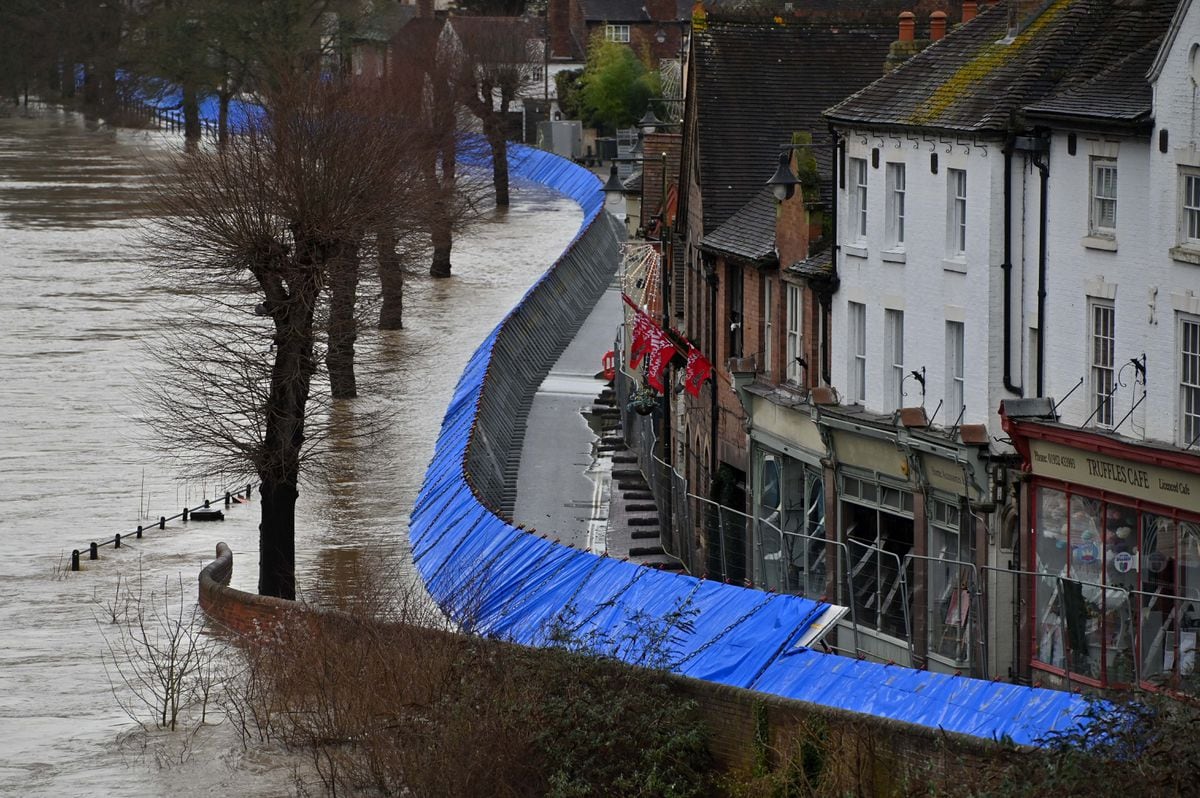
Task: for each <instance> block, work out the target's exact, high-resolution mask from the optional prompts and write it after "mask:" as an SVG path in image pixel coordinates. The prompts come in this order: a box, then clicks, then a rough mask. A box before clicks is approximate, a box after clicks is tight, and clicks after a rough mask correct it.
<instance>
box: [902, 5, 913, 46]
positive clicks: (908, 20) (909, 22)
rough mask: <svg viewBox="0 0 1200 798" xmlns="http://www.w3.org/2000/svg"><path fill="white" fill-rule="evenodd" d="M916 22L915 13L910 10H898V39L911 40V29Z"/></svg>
mask: <svg viewBox="0 0 1200 798" xmlns="http://www.w3.org/2000/svg"><path fill="white" fill-rule="evenodd" d="M916 24H917V15H916V14H914V13H913V12H911V11H901V12H900V41H902V42H911V41H912V40H913V29H914V28H915V27H916Z"/></svg>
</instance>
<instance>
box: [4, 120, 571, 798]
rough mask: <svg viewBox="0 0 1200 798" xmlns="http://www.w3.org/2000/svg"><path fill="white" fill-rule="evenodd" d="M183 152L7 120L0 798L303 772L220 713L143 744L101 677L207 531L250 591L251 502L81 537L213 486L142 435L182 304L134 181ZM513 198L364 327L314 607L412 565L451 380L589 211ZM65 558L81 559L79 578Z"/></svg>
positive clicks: (235, 790) (307, 529) (137, 139)
mask: <svg viewBox="0 0 1200 798" xmlns="http://www.w3.org/2000/svg"><path fill="white" fill-rule="evenodd" d="M176 147H178V142H177V141H175V140H173V139H172V138H168V137H165V136H163V135H162V134H160V133H158V132H149V131H131V130H112V129H109V128H107V127H105V126H103V125H94V124H89V123H87V122H85V121H84V120H83V119H82V118H80V117H79V116H77V115H75V114H72V113H67V112H63V111H59V110H56V109H53V108H38V109H36V110H34V111H33V112H32V113H28V114H26V113H24V112H22V111H20V110H13V109H4V110H0V279H2V283H0V284H2V285H3V290H0V375H2V376H0V397H2V398H0V411H2V415H0V541H3V544H4V554H3V556H2V557H0V795H54V796H74V795H78V796H92V795H105V796H150V795H163V794H169V793H177V794H189V795H191V794H205V793H211V794H222V795H227V794H237V795H251V796H268V795H286V794H290V793H292V792H294V791H295V773H296V772H297V769H298V770H299V772H301V773H303V772H304V770H305V762H304V761H303V759H296V758H293V757H289V756H287V755H285V754H283V753H281V752H279V751H275V750H270V749H265V748H253V749H251V750H248V751H246V750H243V749H242V747H241V746H240V744H239V743H238V741H237V739H236V736H235V735H234V733H233V730H232V728H231V724H229V723H221V722H220V719H219V718H215V719H214V718H210V720H213V721H214V722H212V723H210V724H209V725H207V726H205V727H204V728H202V729H201V730H200V731H199V732H198V733H196V734H194V735H183V734H179V733H176V734H175V735H169V734H163V733H158V732H153V733H148V732H143V731H140V730H139V729H138V726H137V725H136V724H135V723H133V722H132V721H131V720H130V718H129V717H128V716H127V715H126V714H125V713H124V712H123V711H122V710H121V708H120V706H119V703H118V700H117V698H116V697H115V696H114V694H113V692H114V691H113V687H112V680H110V678H109V675H108V674H107V673H106V670H105V668H104V665H103V657H104V654H105V651H106V643H105V635H106V634H107V635H108V636H109V639H113V631H114V630H113V627H112V625H111V624H110V623H109V621H108V618H107V617H106V616H107V615H108V614H109V612H108V610H109V607H110V606H111V605H112V604H113V597H114V596H116V595H117V594H118V591H119V590H121V589H123V588H124V587H126V586H128V585H131V584H132V585H135V586H136V585H140V586H141V590H142V592H143V595H150V594H151V593H154V594H156V595H162V594H164V593H165V592H167V593H169V592H170V591H171V590H172V589H173V590H174V592H175V593H176V594H177V595H178V594H179V593H180V592H182V593H183V595H184V596H186V598H187V600H188V601H192V600H193V599H194V595H195V578H196V574H197V572H198V570H199V568H200V567H201V565H202V564H203V563H205V562H207V561H208V560H209V559H211V558H212V552H213V549H214V546H215V544H216V542H217V541H221V540H224V541H226V542H228V543H229V545H230V546H231V547H232V548H233V550H234V552H235V572H234V585H235V586H238V587H242V588H245V589H250V590H253V589H254V586H255V581H256V573H255V569H256V567H257V555H256V535H257V531H256V528H257V521H258V519H257V504H256V503H253V502H252V503H250V504H247V505H239V506H235V507H233V508H231V510H230V511H229V512H228V513H227V518H226V520H225V521H224V522H223V523H209V524H200V523H192V524H189V525H186V526H184V525H181V524H179V523H178V522H174V523H171V524H168V526H167V528H166V529H165V530H162V531H159V530H158V529H156V528H155V529H153V530H152V531H150V532H148V533H146V535H145V537H144V538H143V539H142V540H140V541H139V540H133V539H127V540H126V541H125V545H123V546H122V547H121V548H120V549H119V550H114V549H113V548H112V547H106V548H102V549H101V550H100V552H101V556H100V559H99V560H98V561H96V562H88V561H87V559H86V549H87V544H88V543H89V542H90V541H93V540H97V541H101V540H111V538H112V536H113V535H114V534H115V533H118V532H120V533H122V534H126V533H129V532H131V531H132V530H133V529H134V528H135V527H136V526H137V525H138V524H147V525H148V524H150V523H151V521H150V520H149V519H157V518H158V517H159V516H160V515H166V516H170V515H173V514H175V513H177V512H178V511H179V510H180V509H181V508H182V507H183V506H184V505H185V504H186V505H188V506H195V505H196V504H198V503H199V502H200V501H201V500H202V499H203V498H205V497H206V496H207V497H214V496H216V495H219V493H220V491H221V490H223V489H224V487H226V486H223V485H215V484H206V483H204V482H198V481H187V480H182V479H179V478H178V477H177V475H176V473H175V472H174V471H173V467H172V464H171V462H170V461H169V460H168V459H166V458H164V457H163V456H162V455H161V454H159V453H157V452H156V451H155V450H154V449H153V448H151V447H150V446H149V445H148V443H147V440H146V430H145V426H144V425H142V424H140V423H139V419H140V418H141V417H142V416H143V414H144V413H145V412H146V405H145V401H144V391H143V390H142V389H141V387H140V386H144V385H145V384H146V381H148V380H153V379H160V380H163V381H164V384H169V383H166V379H167V377H166V376H164V375H161V374H158V373H156V372H155V371H154V369H155V367H154V365H153V364H152V363H151V361H150V359H149V358H148V357H147V347H149V346H150V345H151V343H152V342H153V341H154V340H155V336H156V334H157V333H158V332H159V331H161V330H162V329H163V328H164V327H167V326H169V325H171V323H172V316H173V314H175V313H177V312H178V304H177V303H178V301H179V300H178V298H177V297H175V296H173V295H172V292H170V291H169V290H167V289H166V288H164V287H163V286H162V285H161V284H159V283H158V282H156V281H154V280H151V279H149V275H148V266H147V252H146V250H145V247H144V245H143V244H142V242H141V238H140V232H141V230H142V229H143V227H144V226H145V225H146V224H148V223H151V222H152V220H150V219H148V218H147V214H148V210H147V206H146V203H145V200H146V197H147V194H148V192H147V175H148V174H149V173H150V172H151V171H152V170H153V169H154V168H157V166H156V165H158V164H161V163H162V162H163V160H164V158H165V157H166V156H167V155H169V153H170V152H171V151H172V150H173V149H175V148H176ZM514 189H515V190H514V194H513V205H512V207H511V208H510V209H509V210H508V211H507V212H505V213H495V212H493V213H491V214H485V216H484V218H482V219H480V220H479V222H478V224H476V225H475V226H474V227H473V228H472V229H471V230H470V231H469V232H468V233H466V234H464V235H463V236H462V237H461V238H460V240H459V241H458V242H457V244H456V247H455V258H454V268H455V276H454V277H453V278H451V279H449V280H440V281H434V280H431V279H429V278H426V277H422V276H414V277H413V279H412V280H411V282H410V283H409V287H408V293H407V299H406V327H407V328H406V329H405V330H401V331H395V332H389V333H380V332H378V331H375V330H372V329H370V328H369V326H368V327H367V328H366V329H364V330H363V332H362V334H361V336H360V339H359V347H358V348H359V352H360V357H361V358H362V362H363V364H364V367H367V368H370V369H372V370H374V371H377V372H378V374H379V375H380V380H379V387H378V390H377V391H376V392H374V393H373V394H372V395H371V396H365V397H363V398H361V399H359V400H355V401H354V402H349V403H342V404H340V405H339V406H337V407H336V408H335V409H334V412H335V413H336V415H337V418H338V423H339V428H340V429H342V430H345V431H346V432H347V435H346V436H345V438H344V439H343V440H340V441H338V440H335V444H336V445H335V449H334V455H333V457H332V459H331V468H330V470H329V476H328V478H326V479H323V480H319V481H317V482H316V483H315V484H312V485H310V486H307V487H305V488H304V492H303V494H302V496H301V501H300V508H299V514H298V522H297V526H298V530H299V531H298V539H297V550H298V569H299V573H298V579H299V588H300V592H301V593H302V594H303V595H304V597H305V598H306V599H308V600H310V601H314V602H319V603H326V604H336V603H341V602H343V601H345V600H346V599H347V598H348V597H353V596H354V595H356V594H357V592H358V591H359V590H361V589H363V587H364V585H363V582H364V580H371V579H373V573H375V572H377V571H378V570H379V569H380V568H384V569H387V570H388V571H389V572H391V571H394V570H398V571H400V572H401V573H407V574H411V569H409V568H408V546H407V521H408V512H409V510H410V508H411V506H412V502H413V500H414V498H415V497H416V494H417V490H418V488H419V486H420V483H421V480H422V478H423V476H424V473H425V467H426V465H427V464H428V461H429V458H430V456H431V455H432V452H433V444H434V441H435V440H436V437H437V432H438V428H439V425H440V423H441V418H442V414H443V412H444V410H445V407H446V403H447V401H448V399H449V397H450V395H451V393H452V391H453V388H454V385H455V383H456V381H457V379H458V375H459V373H460V371H461V370H462V367H463V365H464V364H465V363H466V360H467V358H468V357H469V356H470V354H471V352H472V351H473V350H474V348H475V347H476V345H477V344H478V343H479V341H480V340H481V339H482V338H483V337H484V336H485V335H486V334H487V333H488V332H489V331H490V330H491V329H492V328H493V327H494V326H495V324H496V323H497V322H498V321H499V320H500V319H501V318H502V316H503V314H504V313H505V312H506V311H507V309H508V308H510V307H512V305H513V304H514V303H515V302H516V301H517V300H518V299H519V298H520V297H521V295H522V294H523V293H524V292H525V290H526V289H528V287H529V286H530V285H531V284H532V282H533V281H534V279H536V277H537V275H538V274H540V273H541V272H542V271H543V270H544V269H545V268H546V267H547V266H548V265H549V264H550V263H551V262H553V260H554V258H555V257H556V256H557V255H558V253H559V252H561V251H562V249H563V248H564V247H565V246H566V244H567V243H568V242H569V241H570V240H571V238H572V237H573V236H574V234H575V232H576V230H577V229H578V226H579V223H580V221H581V219H582V214H581V212H580V210H579V208H578V207H577V206H576V205H575V204H574V203H573V202H571V201H569V200H566V199H563V198H562V197H559V196H557V195H555V194H553V193H552V192H548V191H546V190H544V189H542V188H540V187H537V186H530V185H516V186H515V187H514ZM184 377H186V375H184ZM179 385H180V389H181V390H182V389H186V382H181V383H179ZM380 407H381V408H382V409H384V410H385V411H386V412H387V413H388V414H389V419H390V420H389V424H388V426H387V428H386V430H385V432H384V434H383V436H382V440H381V442H380V443H379V445H378V446H376V447H374V448H372V449H371V450H369V451H364V450H362V449H361V447H359V446H358V445H357V444H355V443H354V437H353V434H352V433H353V432H354V430H355V420H356V418H361V417H362V414H363V412H364V411H365V410H370V409H374V408H380ZM179 445H180V446H187V445H188V442H187V441H180V442H179ZM76 548H79V549H83V550H84V551H85V554H84V569H83V570H82V571H81V572H79V573H69V572H67V571H65V569H64V568H63V566H64V564H65V563H66V562H67V559H68V558H69V554H70V551H71V550H72V549H76ZM172 585H173V586H174V587H173V588H172ZM117 692H118V693H120V692H121V688H119V687H118V688H117Z"/></svg>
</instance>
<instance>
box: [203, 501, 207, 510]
mask: <svg viewBox="0 0 1200 798" xmlns="http://www.w3.org/2000/svg"><path fill="white" fill-rule="evenodd" d="M204 509H205V510H207V509H208V499H205V500H204Z"/></svg>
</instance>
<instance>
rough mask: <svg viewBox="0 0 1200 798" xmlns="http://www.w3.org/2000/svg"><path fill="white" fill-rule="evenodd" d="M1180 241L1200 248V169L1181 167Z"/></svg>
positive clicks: (1188, 245) (1187, 245)
mask: <svg viewBox="0 0 1200 798" xmlns="http://www.w3.org/2000/svg"><path fill="white" fill-rule="evenodd" d="M1179 243H1180V244H1182V245H1183V246H1185V247H1188V248H1190V249H1198V248H1200V169H1197V168H1195V167H1191V166H1181V167H1179Z"/></svg>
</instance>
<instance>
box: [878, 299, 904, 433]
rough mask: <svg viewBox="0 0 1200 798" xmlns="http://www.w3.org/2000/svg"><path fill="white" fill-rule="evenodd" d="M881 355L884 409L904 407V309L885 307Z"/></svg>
mask: <svg viewBox="0 0 1200 798" xmlns="http://www.w3.org/2000/svg"><path fill="white" fill-rule="evenodd" d="M883 356H884V358H885V359H886V361H887V362H886V365H885V368H886V373H885V374H884V391H885V392H886V394H885V401H886V402H887V405H885V407H884V409H885V410H899V409H900V408H901V407H904V311H902V310H893V309H891V308H887V309H885V310H884V311H883Z"/></svg>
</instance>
